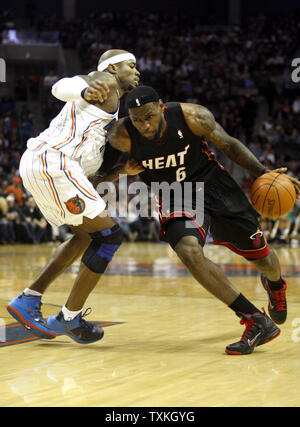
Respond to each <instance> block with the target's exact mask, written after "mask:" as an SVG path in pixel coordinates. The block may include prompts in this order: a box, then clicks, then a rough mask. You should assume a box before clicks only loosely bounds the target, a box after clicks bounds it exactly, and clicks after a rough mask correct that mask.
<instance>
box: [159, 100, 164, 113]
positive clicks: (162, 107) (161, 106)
mask: <svg viewBox="0 0 300 427" xmlns="http://www.w3.org/2000/svg"><path fill="white" fill-rule="evenodd" d="M158 106H159V108H160V110H163V109H164V107H165V104H164V103H163V101H162V99H160V100H159V101H158Z"/></svg>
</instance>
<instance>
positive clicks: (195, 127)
mask: <svg viewBox="0 0 300 427" xmlns="http://www.w3.org/2000/svg"><path fill="white" fill-rule="evenodd" d="M181 106H182V111H183V114H184V116H185V120H186V122H187V124H188V126H189V128H190V129H191V131H192V132H193V133H194V134H195V135H198V136H203V137H204V138H205V139H207V141H209V142H211V143H212V144H213V145H215V146H216V147H217V148H218V149H219V150H221V151H223V153H224V154H226V156H227V157H228V158H229V159H231V160H232V161H233V162H235V163H237V164H238V165H239V166H241V167H242V168H244V169H246V170H247V171H248V172H250V173H251V174H252V175H254V176H256V177H258V176H260V175H262V174H264V173H267V172H271V171H270V170H269V169H268V168H266V167H265V166H264V165H263V164H262V163H261V162H260V161H259V160H258V159H257V158H256V157H255V156H254V154H252V152H251V151H250V150H249V149H248V148H247V147H246V146H245V145H244V144H243V143H242V142H241V141H240V140H238V139H237V138H233V137H232V136H230V135H228V133H227V132H226V131H225V130H224V129H223V128H222V126H221V125H220V124H219V123H217V122H216V121H215V118H214V116H213V114H212V113H211V112H210V111H209V110H208V109H207V108H205V107H203V106H201V105H196V104H181ZM286 171H287V168H285V167H283V168H278V169H275V170H272V172H277V173H285V172H286ZM287 177H288V178H289V179H290V181H291V182H292V183H293V184H294V187H295V190H296V194H297V198H298V199H299V198H300V181H298V180H297V179H296V178H293V177H290V176H289V175H287Z"/></svg>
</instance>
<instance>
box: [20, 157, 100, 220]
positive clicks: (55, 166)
mask: <svg viewBox="0 0 300 427" xmlns="http://www.w3.org/2000/svg"><path fill="white" fill-rule="evenodd" d="M19 170H20V175H21V178H22V180H23V184H24V186H25V188H26V189H27V190H28V191H29V192H30V193H31V194H32V196H33V198H34V200H35V202H36V204H37V205H38V207H39V208H40V210H41V212H42V214H43V215H44V217H45V218H46V220H47V221H48V222H49V223H50V224H51V225H54V226H60V225H63V224H68V225H75V226H76V225H80V224H82V222H83V217H87V218H90V219H93V218H95V217H96V216H97V215H99V214H100V213H101V212H103V210H104V209H105V206H106V204H105V202H104V200H103V199H102V198H101V197H100V196H99V194H98V193H97V191H96V190H95V189H94V187H93V185H92V184H91V183H90V181H89V180H88V179H87V177H86V176H85V175H84V173H83V170H82V168H81V166H80V164H79V163H78V162H77V161H76V160H72V159H70V158H69V157H67V156H66V155H65V154H63V153H61V152H60V151H57V150H52V149H48V150H47V151H45V152H44V153H42V154H38V153H35V152H33V151H31V150H29V149H27V150H26V151H25V153H24V154H23V156H22V158H21V162H20V167H19Z"/></svg>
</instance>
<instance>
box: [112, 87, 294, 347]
mask: <svg viewBox="0 0 300 427" xmlns="http://www.w3.org/2000/svg"><path fill="white" fill-rule="evenodd" d="M127 107H128V111H129V117H126V118H123V119H121V120H118V121H117V122H115V123H114V125H113V126H112V128H111V129H110V131H109V133H108V140H109V142H110V144H111V145H112V146H113V147H114V148H115V149H118V150H120V151H123V152H129V153H131V157H132V158H133V159H134V160H135V161H137V162H138V164H139V165H140V166H142V167H143V168H144V171H143V172H142V173H140V177H141V179H142V180H143V181H144V182H145V183H146V184H148V185H150V184H151V183H153V182H158V183H162V182H167V183H169V184H171V183H173V182H175V181H177V182H181V183H182V184H183V183H184V182H193V183H196V182H204V206H202V207H203V208H204V220H203V223H202V224H199V223H197V222H196V219H195V214H194V210H193V208H195V206H194V198H193V197H192V200H191V203H190V206H191V209H189V207H186V206H185V208H184V211H181V212H178V210H177V211H176V212H175V211H172V203H171V209H170V211H169V212H167V213H166V212H162V211H160V218H161V231H162V234H163V236H164V237H163V238H164V240H166V241H167V242H168V243H169V244H170V245H171V247H172V248H173V249H174V250H175V252H176V253H177V255H178V257H179V258H180V259H181V261H182V262H183V263H184V264H185V265H186V267H187V268H188V269H189V271H190V272H191V274H192V275H193V276H194V278H195V279H196V280H197V281H198V282H199V283H200V284H201V285H203V286H204V287H205V288H206V289H207V290H208V291H209V292H211V293H212V294H213V295H215V296H216V297H217V298H218V299H220V300H221V301H222V302H223V303H224V304H226V305H227V306H229V307H230V308H231V309H232V310H233V311H234V312H235V313H236V314H237V316H239V317H240V318H241V323H242V324H245V325H246V330H245V332H244V334H243V336H242V338H241V340H240V341H238V342H236V343H234V344H231V345H229V346H228V347H227V348H226V352H227V353H228V354H250V353H252V352H253V350H254V348H255V347H256V346H258V345H261V344H265V343H266V342H269V341H271V340H272V339H274V338H276V337H277V336H278V335H279V333H280V329H279V328H278V327H277V326H276V325H275V323H273V321H272V320H271V319H270V318H269V317H268V316H267V315H266V314H265V313H262V312H261V311H260V310H258V309H257V308H256V307H255V306H254V305H253V304H252V303H251V302H250V301H248V300H247V299H246V298H245V297H244V296H243V295H242V294H241V293H240V292H239V291H238V290H237V289H236V288H235V287H234V286H233V285H232V284H231V283H230V281H229V280H228V279H227V278H226V276H225V275H224V273H223V271H222V270H221V269H220V268H219V267H218V266H217V265H216V264H215V263H213V262H212V261H211V260H209V259H207V258H206V257H205V256H204V253H203V246H204V244H205V239H206V235H207V232H208V231H210V233H211V235H212V237H213V239H214V243H215V244H218V245H224V246H227V247H228V248H229V249H231V250H232V251H234V252H235V253H237V254H239V255H241V256H243V257H245V258H246V259H247V260H249V261H251V262H252V263H253V264H254V265H255V266H256V267H257V268H258V269H259V270H260V271H261V272H262V275H261V280H262V284H263V286H264V288H265V289H266V290H267V292H268V295H269V299H270V303H269V314H270V316H271V317H272V319H273V320H274V321H275V322H276V323H283V322H284V321H285V319H286V314H287V309H286V298H285V290H286V283H285V282H284V280H283V279H282V278H281V272H280V265H279V261H278V258H277V255H276V254H275V252H274V251H273V250H272V249H271V248H269V247H268V245H267V242H266V240H265V237H264V234H263V231H262V229H261V227H260V225H259V223H258V221H257V214H256V213H255V211H254V209H253V208H252V206H251V204H250V203H249V201H248V199H247V198H246V196H245V194H244V193H243V191H242V190H241V189H240V187H239V186H238V185H237V183H236V182H235V181H234V180H233V178H232V177H231V176H230V174H229V173H228V172H227V171H226V170H225V169H224V167H223V166H222V165H221V164H220V163H219V162H218V161H217V160H216V158H215V156H214V155H213V153H212V152H210V151H209V149H208V145H207V142H206V140H207V141H209V142H211V143H212V144H214V145H215V146H216V147H217V148H218V149H220V150H222V151H223V152H224V153H225V154H226V155H227V156H228V157H229V158H230V159H232V160H233V161H234V162H236V163H237V164H239V165H240V166H242V167H243V168H245V169H247V170H248V171H249V172H251V173H252V174H253V175H254V176H260V175H261V174H263V173H265V172H267V169H266V168H265V167H264V166H263V165H262V164H261V163H260V162H259V161H258V160H257V159H256V158H255V157H254V156H253V155H252V153H251V152H250V151H249V150H248V149H247V148H246V147H245V146H244V145H243V144H242V143H241V142H240V141H238V140H237V139H235V138H232V137H230V136H229V135H228V134H227V133H226V132H225V131H224V129H222V127H221V126H220V125H219V124H217V123H216V122H215V119H214V117H213V115H212V114H211V113H210V112H209V111H208V110H207V109H206V108H204V107H202V106H200V105H195V104H187V103H176V102H170V103H166V104H164V103H163V102H162V100H160V99H159V96H158V94H157V93H156V92H155V90H154V89H152V88H150V87H147V86H139V87H137V88H135V89H133V90H132V91H131V92H130V93H129V94H128V96H127ZM276 171H277V172H281V173H283V172H285V171H286V169H285V168H281V169H278V170H276ZM117 176H118V174H117V172H115V173H112V174H111V176H110V177H106V179H107V180H109V179H111V180H114V179H117ZM294 185H295V187H296V191H297V194H298V195H299V192H300V191H299V189H300V183H299V182H298V181H297V180H294ZM162 197H163V196H162ZM171 202H172V200H171ZM173 202H174V203H173V206H175V205H176V203H175V202H176V200H173ZM161 204H162V203H161ZM191 221H194V222H195V223H196V227H189V226H188V225H189V223H190V222H191Z"/></svg>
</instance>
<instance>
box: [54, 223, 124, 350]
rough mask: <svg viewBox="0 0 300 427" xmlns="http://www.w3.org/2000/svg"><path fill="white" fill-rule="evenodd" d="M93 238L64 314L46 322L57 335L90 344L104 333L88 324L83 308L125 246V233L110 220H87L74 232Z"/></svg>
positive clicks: (61, 313)
mask: <svg viewBox="0 0 300 427" xmlns="http://www.w3.org/2000/svg"><path fill="white" fill-rule="evenodd" d="M73 229H74V231H75V233H77V232H79V233H81V232H82V231H83V232H85V233H88V234H89V235H90V237H91V243H90V245H89V246H88V248H87V249H86V251H85V252H84V254H83V257H82V260H81V264H80V268H79V272H78V275H77V277H76V280H75V283H74V285H73V288H72V291H71V293H70V296H69V298H68V300H67V302H66V304H65V305H64V306H63V308H62V310H61V312H59V313H58V314H57V315H54V316H51V317H50V318H49V319H48V320H47V324H48V326H49V328H51V329H52V330H54V331H55V332H56V333H58V334H64V335H68V336H69V337H70V338H72V339H73V340H74V341H76V342H78V343H81V344H88V343H92V342H95V341H98V340H100V339H101V338H102V337H103V330H102V328H100V327H97V326H95V325H93V324H92V323H88V322H86V321H85V320H84V319H83V317H84V314H82V309H83V306H84V304H85V302H86V300H87V298H88V296H89V295H90V293H91V292H92V290H93V289H94V288H95V286H96V284H97V283H98V281H99V279H100V277H101V275H102V274H103V273H104V272H105V270H106V267H107V265H108V264H109V262H110V260H111V259H112V257H113V255H114V253H115V252H116V250H117V249H118V248H119V246H120V245H121V242H122V238H123V233H122V231H121V229H120V228H119V226H118V225H117V224H116V223H115V221H114V220H113V219H111V218H110V217H106V218H101V217H100V216H97V217H96V218H94V219H89V218H86V217H85V218H84V220H83V224H82V225H80V226H78V227H74V228H73Z"/></svg>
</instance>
